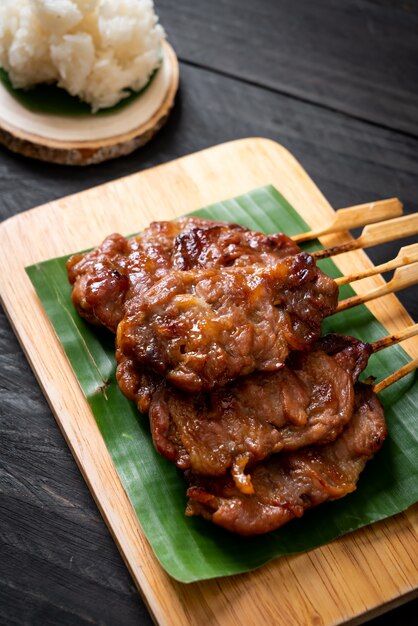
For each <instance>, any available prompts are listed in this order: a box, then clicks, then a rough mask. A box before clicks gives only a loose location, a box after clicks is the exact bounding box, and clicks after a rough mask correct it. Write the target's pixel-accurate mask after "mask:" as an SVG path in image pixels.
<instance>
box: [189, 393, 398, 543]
mask: <svg viewBox="0 0 418 626" xmlns="http://www.w3.org/2000/svg"><path fill="white" fill-rule="evenodd" d="M385 437H386V424H385V418H384V413H383V408H382V406H381V404H380V402H379V400H378V398H377V396H376V395H375V394H374V393H373V391H372V390H371V389H370V388H369V387H367V386H365V385H360V384H358V385H357V387H356V408H355V412H354V415H353V418H352V420H351V421H350V422H349V424H348V425H347V426H346V428H345V430H344V431H343V433H342V434H341V435H340V436H339V437H338V438H337V439H336V441H334V442H333V443H330V444H328V445H324V446H308V447H306V448H302V449H300V450H298V451H296V452H284V453H280V454H277V455H273V456H272V457H270V459H268V460H267V461H262V462H260V463H258V464H257V465H256V466H255V468H254V469H253V472H252V482H253V485H254V493H253V494H251V495H246V494H243V493H242V492H240V491H239V490H238V489H237V487H236V485H235V483H234V481H233V480H232V478H231V475H229V474H226V475H224V476H222V477H219V478H207V477H203V476H199V475H196V474H192V473H189V474H188V481H189V484H190V487H189V489H188V491H187V495H188V497H189V502H188V505H187V509H186V514H187V515H189V516H191V515H201V516H203V517H204V518H206V519H209V520H211V521H212V522H214V523H215V524H218V525H219V526H222V527H224V528H226V529H228V530H230V531H232V532H235V533H238V534H240V535H256V534H260V533H265V532H268V531H271V530H274V529H276V528H279V527H280V526H282V525H283V524H285V523H287V522H288V521H290V520H291V519H293V518H295V517H301V516H302V515H303V514H304V512H305V511H306V510H307V509H310V508H312V507H314V506H317V505H319V504H321V503H323V502H326V501H329V500H336V499H338V498H342V497H343V496H345V495H346V494H348V493H350V492H352V491H354V489H355V488H356V484H357V481H358V478H359V475H360V473H361V472H362V471H363V469H364V466H365V464H366V462H367V461H368V460H369V459H370V458H371V457H372V456H373V455H374V454H375V453H376V452H377V451H378V450H379V449H380V447H381V445H382V443H383V441H384V439H385Z"/></svg>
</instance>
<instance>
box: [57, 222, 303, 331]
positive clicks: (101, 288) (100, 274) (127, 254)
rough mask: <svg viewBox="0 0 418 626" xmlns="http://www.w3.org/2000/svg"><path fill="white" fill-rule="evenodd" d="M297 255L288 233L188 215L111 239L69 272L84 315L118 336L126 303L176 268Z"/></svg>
mask: <svg viewBox="0 0 418 626" xmlns="http://www.w3.org/2000/svg"><path fill="white" fill-rule="evenodd" d="M298 251H299V248H298V247H297V245H296V244H295V243H294V242H293V241H292V240H291V239H289V237H286V235H282V234H274V235H265V234H263V233H257V232H253V231H251V230H249V229H247V228H244V227H243V226H240V225H238V224H229V223H226V222H213V221H210V220H204V219H200V218H198V217H187V218H183V219H180V220H178V221H170V222H169V221H164V222H153V223H152V224H151V225H150V226H149V227H148V228H146V229H145V230H144V231H143V232H142V233H140V234H139V235H137V236H135V237H130V238H128V239H125V237H122V235H119V234H113V235H110V236H109V237H107V238H106V239H105V240H104V241H103V243H102V244H101V245H100V246H98V247H97V248H95V249H94V250H92V251H90V252H87V253H84V254H75V255H73V256H72V257H71V258H70V259H69V260H68V262H67V271H68V278H69V281H70V283H71V284H72V285H73V292H72V299H73V303H74V305H75V307H76V309H77V310H78V312H79V314H80V315H81V316H82V317H84V318H85V319H87V321H88V322H90V323H92V324H96V325H101V326H105V327H106V328H108V329H109V330H111V331H113V332H116V328H117V325H118V323H119V322H120V320H121V319H122V317H123V315H124V312H125V302H126V301H127V300H129V299H130V298H132V297H133V295H135V294H138V293H140V292H141V291H143V290H146V289H148V288H149V287H151V286H152V285H153V284H154V283H155V282H156V281H157V280H159V279H160V278H161V277H162V276H164V275H165V274H166V273H167V272H168V271H169V270H170V269H172V268H174V269H178V270H189V269H193V268H196V267H227V266H232V265H241V266H242V265H244V266H245V265H251V264H252V263H261V264H269V263H271V262H274V261H276V260H277V259H278V258H283V257H285V256H288V255H292V254H296V253H297V252H298Z"/></svg>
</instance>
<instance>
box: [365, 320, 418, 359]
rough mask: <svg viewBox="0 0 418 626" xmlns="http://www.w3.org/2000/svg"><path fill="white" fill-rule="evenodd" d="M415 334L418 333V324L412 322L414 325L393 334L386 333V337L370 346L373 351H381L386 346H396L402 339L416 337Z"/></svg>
mask: <svg viewBox="0 0 418 626" xmlns="http://www.w3.org/2000/svg"><path fill="white" fill-rule="evenodd" d="M415 335H418V324H412V326H408V327H407V328H404V329H403V330H400V331H399V332H397V333H394V334H393V335H386V337H382V338H381V339H378V340H377V341H374V342H373V343H371V344H370V347H371V349H372V351H373V353H374V352H379V351H380V350H383V349H384V348H389V347H390V346H394V345H395V344H397V343H400V342H401V341H405V339H409V338H410V337H415Z"/></svg>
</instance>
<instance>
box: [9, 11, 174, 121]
mask: <svg viewBox="0 0 418 626" xmlns="http://www.w3.org/2000/svg"><path fill="white" fill-rule="evenodd" d="M164 37H165V34H164V30H163V28H162V27H161V26H160V25H159V24H158V18H157V16H156V15H155V12H154V4H153V2H152V0H2V1H1V3H0V66H1V67H2V68H4V69H5V70H6V71H7V72H8V74H9V77H10V79H11V81H12V84H13V86H14V87H15V88H29V87H32V86H33V85H36V84H38V83H57V84H58V86H59V87H62V88H64V89H66V90H67V91H68V92H69V93H70V94H71V95H73V96H78V97H79V98H80V99H81V100H83V101H85V102H88V103H89V104H90V106H91V108H92V111H93V112H95V111H97V110H98V109H103V108H108V107H112V106H114V105H115V104H117V103H118V102H119V101H120V100H122V99H123V98H126V97H127V96H129V95H130V90H133V91H139V90H140V89H142V88H143V87H144V86H145V85H146V84H147V82H148V80H149V79H150V76H151V75H152V73H153V72H154V71H155V70H156V69H157V68H158V66H159V64H160V62H161V44H162V41H163V39H164Z"/></svg>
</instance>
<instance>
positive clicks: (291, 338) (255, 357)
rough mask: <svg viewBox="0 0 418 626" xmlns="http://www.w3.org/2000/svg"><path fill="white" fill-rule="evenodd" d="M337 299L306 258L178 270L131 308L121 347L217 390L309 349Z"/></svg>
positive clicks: (178, 380)
mask: <svg viewBox="0 0 418 626" xmlns="http://www.w3.org/2000/svg"><path fill="white" fill-rule="evenodd" d="M337 297H338V289H337V286H336V284H335V282H334V281H333V280H332V279H331V278H329V277H327V276H325V275H324V274H323V273H322V272H321V271H320V270H319V269H318V268H317V267H316V265H315V261H314V259H313V257H312V256H311V255H309V254H306V253H303V252H302V253H299V254H296V255H294V256H288V257H285V258H284V259H282V260H279V261H276V262H275V263H271V264H269V265H268V266H259V265H253V266H250V267H233V268H223V269H197V270H188V271H171V272H170V273H168V274H167V275H166V276H165V277H164V278H162V279H161V280H159V281H158V282H157V283H156V284H155V285H154V286H153V287H151V288H150V289H148V291H146V292H142V293H141V294H140V295H139V296H137V297H135V298H132V299H131V300H130V301H129V302H128V303H127V306H126V311H127V312H126V315H125V317H124V318H123V320H122V321H121V323H120V324H119V327H118V334H117V345H118V348H119V349H120V350H121V352H122V353H123V354H125V355H126V356H128V357H130V358H132V359H135V360H137V361H138V362H139V363H140V364H142V365H143V366H145V367H149V368H151V369H153V370H154V371H155V372H156V373H158V374H161V375H164V376H166V377H167V380H169V381H170V382H171V383H173V384H174V385H176V386H178V387H180V388H181V389H184V390H186V391H189V392H196V391H200V390H202V389H211V388H213V387H216V386H220V385H224V384H226V383H228V382H229V381H231V380H233V379H234V378H236V377H237V376H243V375H246V374H249V373H251V372H253V371H254V370H260V371H276V370H278V369H280V368H281V367H283V364H284V362H285V360H286V357H287V355H288V353H289V350H290V349H298V350H306V349H308V348H309V347H310V346H311V345H312V344H313V342H314V341H316V340H317V339H318V338H319V336H320V332H321V322H322V319H323V318H324V317H325V316H327V315H330V314H331V313H333V311H334V310H335V306H336V304H337Z"/></svg>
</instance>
